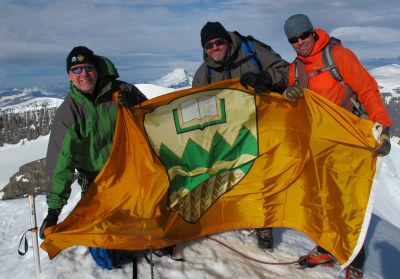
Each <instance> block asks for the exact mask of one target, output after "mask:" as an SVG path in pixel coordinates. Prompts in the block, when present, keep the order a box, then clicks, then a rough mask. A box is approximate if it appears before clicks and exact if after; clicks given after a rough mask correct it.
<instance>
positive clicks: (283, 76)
mask: <svg viewBox="0 0 400 279" xmlns="http://www.w3.org/2000/svg"><path fill="white" fill-rule="evenodd" d="M229 35H230V36H231V40H232V44H231V47H230V49H229V51H228V55H227V58H226V59H225V63H224V64H219V63H216V62H215V61H214V60H212V59H211V58H210V57H208V56H207V55H206V54H205V53H204V62H203V63H202V64H201V66H200V67H199V69H198V70H197V71H196V74H195V75H194V78H193V84H192V86H193V87H197V86H202V85H208V84H210V83H214V82H218V81H222V80H226V79H231V78H239V77H240V76H241V75H242V74H244V73H247V72H254V73H259V72H260V70H259V68H258V66H257V65H255V64H254V63H253V62H252V61H251V60H249V58H248V56H247V55H246V53H245V51H244V50H243V49H242V47H241V43H242V39H241V38H240V37H239V36H238V35H236V34H234V33H233V32H229ZM253 46H254V48H255V50H256V52H257V55H258V57H259V59H260V62H261V64H262V67H263V71H266V72H268V73H269V74H270V75H271V77H272V82H273V91H276V92H283V91H284V90H285V89H286V88H287V84H288V66H289V63H288V62H287V61H285V60H283V59H282V58H281V57H280V56H279V55H278V54H276V53H275V51H274V50H272V48H271V49H270V50H268V49H266V48H264V47H262V46H260V45H258V44H257V43H255V42H253ZM207 68H208V70H207ZM207 72H208V73H207ZM210 78H211V79H210ZM209 79H210V80H211V82H209Z"/></svg>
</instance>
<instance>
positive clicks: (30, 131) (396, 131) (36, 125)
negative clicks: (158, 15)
mask: <svg viewBox="0 0 400 279" xmlns="http://www.w3.org/2000/svg"><path fill="white" fill-rule="evenodd" d="M369 72H370V73H371V75H372V76H373V77H374V78H375V79H376V81H377V82H378V84H379V88H380V91H381V94H382V97H383V99H384V101H385V104H386V107H387V109H388V112H389V114H390V116H391V118H392V121H393V127H392V133H393V135H396V136H400V113H399V111H398V107H399V106H398V105H399V104H398V103H399V99H400V98H399V97H400V79H399V77H400V65H399V64H391V65H387V66H382V67H378V68H374V69H371V70H370V71H369ZM192 81H193V77H192V76H190V75H189V74H188V73H187V72H186V71H185V70H184V69H181V68H179V69H175V70H173V71H172V72H170V73H169V74H167V75H165V76H163V77H161V78H160V79H157V80H154V81H150V82H147V83H145V84H136V85H137V86H138V88H139V89H140V90H141V91H142V92H144V93H145V94H146V96H147V97H148V98H149V99H150V98H153V97H156V96H158V95H162V94H166V93H169V92H172V91H175V90H178V89H181V88H188V87H191V85H192ZM148 88H149V89H148ZM68 90H69V84H68V83H66V84H57V85H52V86H41V87H32V88H25V89H17V88H13V89H0V147H1V146H2V145H4V144H6V143H10V144H15V143H18V142H19V141H20V140H21V139H27V140H31V139H35V138H37V137H38V136H40V135H46V134H47V133H48V132H49V130H50V126H49V125H50V123H51V121H52V117H53V116H54V114H55V111H56V109H57V108H58V106H59V105H60V104H61V102H62V100H63V99H64V97H65V96H66V95H67V94H68Z"/></svg>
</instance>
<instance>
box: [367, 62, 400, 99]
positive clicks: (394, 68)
mask: <svg viewBox="0 0 400 279" xmlns="http://www.w3.org/2000/svg"><path fill="white" fill-rule="evenodd" d="M399 72H400V65H399V64H391V65H386V66H382V67H378V68H374V69H372V70H370V71H369V73H370V74H371V75H372V76H373V77H374V78H375V80H376V81H377V82H378V85H379V86H381V89H380V91H381V92H382V93H384V92H387V93H392V96H393V97H399V96H400V92H399V93H396V92H395V90H394V89H397V88H400V84H399V77H400V76H399Z"/></svg>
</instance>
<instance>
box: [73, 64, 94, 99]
mask: <svg viewBox="0 0 400 279" xmlns="http://www.w3.org/2000/svg"><path fill="white" fill-rule="evenodd" d="M97 75H98V72H97V70H96V67H95V66H94V65H92V64H78V65H74V66H72V67H71V68H70V69H69V72H68V76H69V79H70V80H71V81H72V83H73V84H74V85H75V87H76V88H77V89H79V90H80V91H81V92H82V93H85V94H93V92H94V90H95V87H96V82H97Z"/></svg>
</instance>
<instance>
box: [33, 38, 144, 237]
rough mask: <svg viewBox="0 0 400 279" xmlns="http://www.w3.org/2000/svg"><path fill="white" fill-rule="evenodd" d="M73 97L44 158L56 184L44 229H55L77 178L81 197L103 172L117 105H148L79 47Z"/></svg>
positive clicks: (70, 61)
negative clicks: (142, 103)
mask: <svg viewBox="0 0 400 279" xmlns="http://www.w3.org/2000/svg"><path fill="white" fill-rule="evenodd" d="M67 73H68V76H69V79H70V91H69V94H68V95H67V97H66V98H65V100H64V102H63V103H62V104H61V106H60V107H59V108H58V110H57V113H56V116H55V119H54V122H53V124H52V128H51V135H50V140H49V145H48V150H47V157H46V172H47V174H48V175H49V177H50V179H51V180H50V181H51V183H52V190H51V192H50V193H49V194H48V195H47V205H48V208H49V209H48V214H47V217H46V218H45V219H44V221H43V224H42V226H41V227H40V237H41V238H42V239H44V236H45V235H44V230H45V228H48V227H51V226H54V225H56V224H57V221H58V216H59V215H60V213H61V210H62V208H63V207H64V205H66V204H67V201H68V199H69V196H70V194H71V184H72V183H73V181H74V178H75V172H76V171H77V174H78V183H79V184H80V185H81V188H82V194H84V193H85V192H86V190H87V187H88V185H89V184H90V182H91V181H92V180H94V178H95V177H96V176H97V174H98V173H99V172H100V170H101V169H102V167H103V166H104V164H105V163H106V161H107V160H108V157H109V155H110V152H111V147H112V141H113V137H114V130H115V124H116V121H117V114H118V105H117V104H116V103H115V102H114V101H113V95H114V93H117V92H119V93H118V94H119V95H118V102H119V104H121V105H123V106H132V105H136V104H139V103H140V102H142V101H144V100H146V97H145V95H143V93H142V92H140V91H139V89H137V88H136V87H135V86H133V85H132V84H128V83H125V82H122V81H119V80H117V78H118V76H119V75H118V72H117V70H116V68H115V67H114V65H113V64H112V63H111V61H110V60H108V59H107V58H105V57H102V56H98V55H95V54H94V53H93V51H91V50H90V49H88V48H86V47H83V46H78V47H75V48H73V49H72V51H71V52H70V53H69V55H68V57H67Z"/></svg>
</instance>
